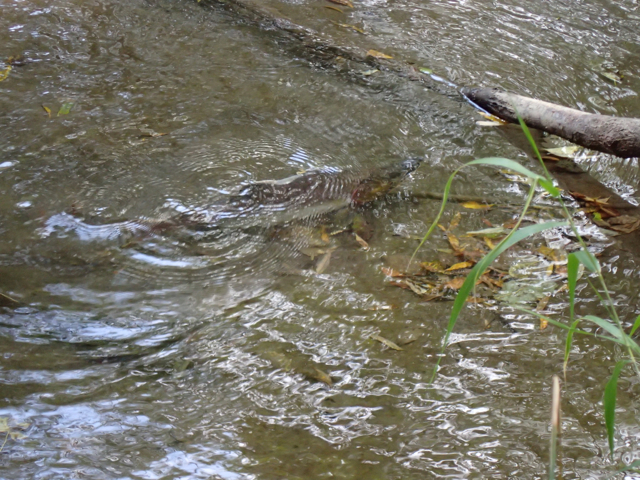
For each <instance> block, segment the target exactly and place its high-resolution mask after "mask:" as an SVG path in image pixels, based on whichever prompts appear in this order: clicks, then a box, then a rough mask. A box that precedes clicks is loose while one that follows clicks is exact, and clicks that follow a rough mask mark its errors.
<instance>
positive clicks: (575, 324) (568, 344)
mask: <svg viewBox="0 0 640 480" xmlns="http://www.w3.org/2000/svg"><path fill="white" fill-rule="evenodd" d="M578 323H580V320H576V321H575V322H573V323H572V324H571V327H569V331H568V332H567V341H566V342H565V344H564V363H563V364H562V373H564V381H565V382H566V381H567V365H568V363H569V353H571V344H572V342H573V334H574V333H575V331H576V328H578Z"/></svg>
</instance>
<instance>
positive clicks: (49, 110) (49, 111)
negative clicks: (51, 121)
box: [42, 105, 51, 118]
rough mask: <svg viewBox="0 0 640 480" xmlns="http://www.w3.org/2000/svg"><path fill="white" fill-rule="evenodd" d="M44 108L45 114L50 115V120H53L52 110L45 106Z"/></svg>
mask: <svg viewBox="0 0 640 480" xmlns="http://www.w3.org/2000/svg"><path fill="white" fill-rule="evenodd" d="M42 108H43V110H44V111H45V112H47V115H49V118H51V109H50V108H49V107H47V106H45V105H42Z"/></svg>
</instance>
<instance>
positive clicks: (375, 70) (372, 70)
mask: <svg viewBox="0 0 640 480" xmlns="http://www.w3.org/2000/svg"><path fill="white" fill-rule="evenodd" d="M379 71H380V70H378V69H377V68H372V69H371V70H365V71H364V72H362V75H364V76H365V77H368V76H369V75H373V74H374V73H377V72H379Z"/></svg>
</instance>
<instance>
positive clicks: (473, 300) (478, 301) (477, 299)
mask: <svg viewBox="0 0 640 480" xmlns="http://www.w3.org/2000/svg"><path fill="white" fill-rule="evenodd" d="M465 302H467V303H476V304H478V305H480V304H483V303H487V301H486V300H485V299H484V298H482V297H467V299H466V300H465Z"/></svg>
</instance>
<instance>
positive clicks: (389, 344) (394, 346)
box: [371, 335, 403, 351]
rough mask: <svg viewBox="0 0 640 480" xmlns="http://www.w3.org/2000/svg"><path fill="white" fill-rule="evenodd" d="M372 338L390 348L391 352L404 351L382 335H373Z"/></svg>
mask: <svg viewBox="0 0 640 480" xmlns="http://www.w3.org/2000/svg"><path fill="white" fill-rule="evenodd" d="M371 338H373V339H374V340H377V341H378V342H380V343H381V344H383V345H385V346H387V347H389V348H390V349H391V350H399V351H401V350H403V348H402V347H399V346H398V345H396V344H395V343H393V342H392V341H391V340H387V339H386V338H384V337H381V336H380V335H371Z"/></svg>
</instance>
